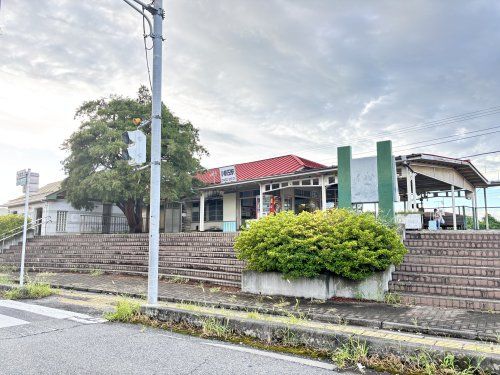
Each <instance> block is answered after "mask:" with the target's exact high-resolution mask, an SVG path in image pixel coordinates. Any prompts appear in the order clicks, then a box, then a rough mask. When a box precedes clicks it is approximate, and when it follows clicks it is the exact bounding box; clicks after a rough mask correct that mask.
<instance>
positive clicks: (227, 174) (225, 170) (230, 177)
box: [219, 165, 238, 184]
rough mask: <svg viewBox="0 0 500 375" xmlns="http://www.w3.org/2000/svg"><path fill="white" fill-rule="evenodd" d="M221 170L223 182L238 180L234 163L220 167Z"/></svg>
mask: <svg viewBox="0 0 500 375" xmlns="http://www.w3.org/2000/svg"><path fill="white" fill-rule="evenodd" d="M219 172H220V182H221V184H225V183H228V182H236V181H237V180H238V179H237V177H236V168H235V167H234V165H231V166H229V167H222V168H219Z"/></svg>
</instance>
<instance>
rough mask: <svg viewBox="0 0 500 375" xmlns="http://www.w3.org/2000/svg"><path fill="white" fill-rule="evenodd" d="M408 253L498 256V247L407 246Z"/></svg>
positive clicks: (447, 255)
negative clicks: (448, 247)
mask: <svg viewBox="0 0 500 375" xmlns="http://www.w3.org/2000/svg"><path fill="white" fill-rule="evenodd" d="M406 248H407V249H408V254H412V255H426V256H443V257H484V258H500V249H497V250H495V249H493V250H492V249H451V248H450V249H440V248H435V247H417V246H407V247H406Z"/></svg>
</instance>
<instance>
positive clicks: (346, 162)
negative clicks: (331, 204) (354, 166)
mask: <svg viewBox="0 0 500 375" xmlns="http://www.w3.org/2000/svg"><path fill="white" fill-rule="evenodd" d="M351 160H352V149H351V146H343V147H339V148H337V163H338V187H339V202H338V207H339V208H352V202H351Z"/></svg>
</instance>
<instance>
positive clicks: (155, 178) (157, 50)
mask: <svg viewBox="0 0 500 375" xmlns="http://www.w3.org/2000/svg"><path fill="white" fill-rule="evenodd" d="M123 1H124V2H126V3H127V4H128V5H130V6H131V7H132V8H134V9H135V10H136V11H137V12H139V13H140V14H142V16H143V17H144V19H145V20H146V21H147V23H148V25H149V27H150V36H151V38H152V39H153V82H152V86H153V87H152V93H151V96H152V97H151V102H152V103H151V104H152V105H151V187H150V192H149V193H150V202H149V210H150V215H149V267H148V303H149V304H151V305H155V304H157V303H158V258H159V249H160V188H161V78H162V46H163V35H162V33H163V18H164V16H165V12H164V10H163V0H154V1H153V2H152V3H151V4H150V5H149V4H145V3H144V2H142V1H140V0H123ZM134 3H135V4H138V5H139V6H140V7H141V8H142V9H141V8H139V7H137V6H136V5H135V4H134ZM146 10H147V11H148V12H149V13H150V14H151V15H152V16H153V25H152V26H153V27H152V29H151V21H150V20H149V18H148V17H147V15H146V14H145V13H144V12H145V11H146ZM145 37H146V36H145Z"/></svg>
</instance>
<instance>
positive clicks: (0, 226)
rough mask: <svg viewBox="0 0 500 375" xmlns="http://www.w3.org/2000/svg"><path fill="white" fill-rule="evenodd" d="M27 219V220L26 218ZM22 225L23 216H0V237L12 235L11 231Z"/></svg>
mask: <svg viewBox="0 0 500 375" xmlns="http://www.w3.org/2000/svg"><path fill="white" fill-rule="evenodd" d="M28 219H29V218H28ZM23 223H24V216H23V215H14V214H10V215H4V216H0V237H3V236H4V235H7V234H13V232H12V231H13V230H14V229H16V228H19V227H20V226H22V225H23Z"/></svg>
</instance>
